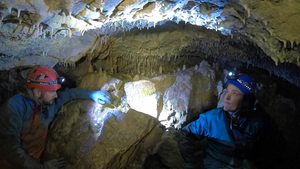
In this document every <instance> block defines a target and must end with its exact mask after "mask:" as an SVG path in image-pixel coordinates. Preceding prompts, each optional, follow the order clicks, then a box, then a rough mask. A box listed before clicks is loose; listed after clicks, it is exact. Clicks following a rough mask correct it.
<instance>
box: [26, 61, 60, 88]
mask: <svg viewBox="0 0 300 169" xmlns="http://www.w3.org/2000/svg"><path fill="white" fill-rule="evenodd" d="M64 81H65V78H64V77H62V76H59V75H58V74H57V72H56V71H55V70H54V69H53V68H52V67H50V66H47V65H40V66H36V67H34V68H32V69H31V70H30V71H29V72H28V74H27V88H28V89H32V88H34V87H35V88H38V89H41V90H43V91H54V90H58V89H59V88H60V87H61V85H60V84H62V83H63V82H64Z"/></svg>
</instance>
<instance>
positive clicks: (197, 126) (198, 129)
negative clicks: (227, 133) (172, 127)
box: [182, 114, 209, 138]
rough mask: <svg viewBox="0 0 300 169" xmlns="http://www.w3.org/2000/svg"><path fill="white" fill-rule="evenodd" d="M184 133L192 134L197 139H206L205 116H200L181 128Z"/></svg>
mask: <svg viewBox="0 0 300 169" xmlns="http://www.w3.org/2000/svg"><path fill="white" fill-rule="evenodd" d="M182 131H184V132H185V133H192V134H194V135H196V136H197V137H198V138H203V137H207V136H208V135H209V133H208V130H207V118H206V116H205V114H200V116H199V118H198V119H197V120H195V121H193V122H191V123H189V124H188V125H186V126H185V127H183V128H182Z"/></svg>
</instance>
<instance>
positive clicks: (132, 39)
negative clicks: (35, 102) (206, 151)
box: [0, 0, 300, 168]
mask: <svg viewBox="0 0 300 169" xmlns="http://www.w3.org/2000/svg"><path fill="white" fill-rule="evenodd" d="M299 11H300V1H299V0H294V1H283V0H254V1H248V0H160V1H156V0H96V1H94V0H81V1H71V0H63V1H54V0H44V1H41V0H26V1H25V0H18V1H16V0H2V1H1V2H0V21H1V22H0V41H1V43H0V65H1V66H0V79H1V81H0V91H1V94H0V103H3V102H4V101H5V100H7V99H8V98H10V97H11V96H13V95H14V94H16V92H17V89H18V88H19V87H20V86H21V85H23V83H24V81H25V77H26V73H27V72H28V70H29V68H30V67H31V66H34V65H39V64H45V65H49V66H53V67H54V68H55V69H56V70H57V71H58V72H59V74H61V75H63V76H65V77H66V78H67V84H65V85H64V86H63V88H65V87H82V88H89V89H93V90H99V89H103V90H107V91H110V92H111V93H113V94H114V97H115V103H114V104H115V105H117V107H116V106H115V107H112V106H107V107H105V106H104V107H100V108H99V107H97V106H95V105H94V104H93V103H92V102H91V101H86V100H85V101H73V102H70V103H68V104H67V105H65V106H63V108H62V109H61V110H60V113H59V114H58V117H57V118H56V119H55V120H54V122H53V124H55V125H52V126H51V131H59V130H60V129H63V131H64V132H65V133H63V132H59V134H57V133H55V132H52V135H51V136H50V138H49V140H50V141H49V142H50V143H52V144H49V145H48V147H47V149H46V153H47V154H46V155H45V158H52V157H57V156H59V155H61V154H63V155H65V156H67V157H68V160H69V162H70V165H69V166H68V167H69V168H80V167H82V168H124V167H127V168H176V167H175V166H177V168H180V167H178V166H180V162H182V161H181V159H180V158H179V156H176V155H178V154H177V153H178V152H177V151H175V150H174V152H172V153H170V151H171V150H170V149H172V150H173V149H175V148H174V147H176V143H175V142H173V141H174V140H176V138H177V137H178V136H177V134H176V130H173V129H180V128H181V127H182V126H183V125H185V124H186V123H187V122H190V121H192V120H194V119H195V118H197V117H198V115H199V114H200V113H203V112H205V111H207V110H210V109H213V108H215V107H217V105H218V99H219V98H220V95H221V90H222V83H224V78H225V73H226V72H227V71H228V70H230V69H232V68H234V67H236V68H238V69H239V70H240V72H242V73H245V74H248V75H250V76H252V77H253V78H254V79H255V80H256V81H257V83H258V85H259V94H258V101H259V102H260V105H261V107H262V110H263V111H264V116H265V117H266V119H267V122H268V123H267V124H268V125H267V133H268V134H267V135H266V136H265V138H264V141H263V142H262V143H261V145H260V147H259V148H257V149H256V152H257V153H258V154H260V155H258V156H257V155H256V158H254V159H253V161H254V162H255V164H256V165H257V167H258V168H298V167H300V164H299V160H298V159H299V157H300V154H299V150H300V144H299V136H300V133H299V130H298V128H299V127H300V123H299V120H300V119H299V110H300V107H299V105H300V104H299V94H300V89H299V87H300V77H299V73H300V68H299V64H300V62H299V58H300V51H299V50H300V47H299V44H300V34H299V28H300V21H299V18H300V12H299ZM176 87H178V88H176ZM220 88H221V89H220ZM177 89H178V90H177ZM152 101H153V102H152ZM144 102H147V103H149V104H145V103H144ZM74 105H77V106H74ZM139 105H143V106H145V107H142V106H141V107H139ZM147 106H149V107H147ZM129 107H130V108H132V109H130V108H129ZM76 108H77V109H76ZM89 108H90V109H92V110H93V112H98V113H99V112H101V113H100V114H102V115H100V116H101V118H102V119H101V120H103V119H108V120H107V121H109V122H107V123H109V125H108V126H114V125H116V126H114V129H115V130H114V131H116V130H117V131H118V132H114V131H113V130H112V129H110V128H109V127H105V126H106V125H105V124H104V125H103V123H101V124H100V123H99V125H100V126H101V130H102V132H99V133H97V132H95V130H96V129H95V126H93V125H91V126H93V127H94V128H93V127H90V128H92V129H90V128H89V127H85V125H86V123H90V122H91V121H92V122H93V123H94V121H95V118H99V117H98V116H99V114H98V115H97V117H93V115H91V117H90V118H87V119H84V120H79V119H82V118H83V117H85V116H84V115H85V114H86V113H87V112H88V109H89ZM98 109H99V110H98ZM100 109H101V110H100ZM133 109H134V110H133ZM128 111H129V112H128ZM67 112H70V114H72V115H68V114H67ZM120 112H123V113H124V112H127V113H126V116H125V115H124V114H122V113H120ZM139 112H142V113H139ZM163 112H165V113H166V114H164V113H163ZM103 114H104V115H103ZM107 114H109V115H108V116H109V117H111V118H108V117H105V115H107ZM143 114H147V116H145V115H143ZM94 115H95V116H96V114H94ZM148 115H149V116H148ZM123 116H124V117H123ZM70 119H72V120H73V121H70ZM122 119H129V120H128V121H125V120H122ZM133 120H134V121H141V123H140V124H139V123H136V124H135V127H134V126H132V122H133ZM66 121H67V122H66ZM143 121H144V123H143ZM145 121H147V125H146V126H147V127H145V123H146V122H145ZM63 122H65V123H66V125H63V124H64V123H63ZM118 122H119V124H116V123H118ZM73 123H74V124H75V123H76V124H77V125H75V126H72V125H71V124H73ZM102 125H103V126H102ZM160 125H162V126H164V127H165V128H167V130H166V129H161V126H160ZM55 126H59V127H55ZM80 127H83V130H85V132H84V134H79V135H80V137H77V138H78V140H79V141H77V142H76V141H74V139H76V137H75V136H74V135H76V134H77V135H78V133H77V131H76V130H77V129H78V130H79V128H80ZM143 127H144V128H143ZM123 128H128V130H127V129H126V130H123ZM130 131H132V132H130ZM133 131H134V132H133ZM100 133H101V134H100ZM116 133H120V135H119V136H118V134H116ZM72 134H73V135H72ZM111 135H114V137H116V138H117V139H114V140H117V141H116V142H113V141H112V142H110V144H109V143H107V142H108V141H107V138H110V137H111ZM137 135H138V136H137ZM125 136H128V137H130V138H128V139H127V140H126V139H124V138H123V137H125ZM95 137H96V139H95ZM126 138H127V137H126ZM133 138H135V139H133ZM122 139H124V140H126V141H124V142H122V143H120V141H121V140H122ZM62 142H64V144H62ZM86 144H92V145H94V147H84V145H86ZM53 145H56V147H55V146H54V147H53ZM63 146H65V147H66V148H65V149H64V150H62V151H59V150H58V149H59V148H58V147H60V148H62V147H63ZM172 146H173V147H172ZM74 147H76V148H75V149H76V150H78V151H76V152H73V151H71V150H72V149H74ZM103 149H105V150H103ZM81 150H82V151H83V150H84V152H85V153H86V154H85V153H78V152H80V151H81ZM114 151H116V152H114ZM88 152H89V153H88ZM168 152H169V153H168ZM170 154H173V155H174V156H173V157H172V158H170V159H168V158H166V156H168V155H170ZM72 155H73V156H72ZM102 156H106V157H107V158H105V159H101V157H102ZM97 158H99V159H97ZM177 158H178V159H177ZM91 159H92V160H91Z"/></svg>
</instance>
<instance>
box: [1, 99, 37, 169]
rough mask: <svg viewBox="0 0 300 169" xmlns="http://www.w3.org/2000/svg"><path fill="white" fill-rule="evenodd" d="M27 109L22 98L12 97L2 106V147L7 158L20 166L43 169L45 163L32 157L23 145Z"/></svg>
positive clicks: (25, 168) (27, 168)
mask: <svg viewBox="0 0 300 169" xmlns="http://www.w3.org/2000/svg"><path fill="white" fill-rule="evenodd" d="M25 111H28V110H26V106H25V105H24V103H23V101H22V99H21V98H15V99H10V100H8V101H7V102H6V103H4V104H3V105H2V107H1V114H0V147H1V150H0V151H1V153H2V155H3V156H4V157H5V159H6V160H7V161H8V162H9V163H10V164H13V165H15V166H16V167H18V168H22V169H43V165H42V164H41V163H40V162H39V161H38V160H36V159H34V158H32V157H30V156H29V155H28V154H27V153H26V152H25V151H24V149H22V147H21V130H22V125H23V120H22V118H23V115H24V112H25Z"/></svg>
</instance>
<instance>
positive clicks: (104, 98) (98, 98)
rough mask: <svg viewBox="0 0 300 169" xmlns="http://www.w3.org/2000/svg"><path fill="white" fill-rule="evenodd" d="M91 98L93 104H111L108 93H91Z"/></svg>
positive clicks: (100, 91)
mask: <svg viewBox="0 0 300 169" xmlns="http://www.w3.org/2000/svg"><path fill="white" fill-rule="evenodd" d="M91 98H92V99H93V100H94V101H95V102H97V103H100V104H105V102H106V103H108V104H111V103H112V99H111V97H110V94H109V93H108V92H106V91H102V90H99V91H95V92H93V93H92V95H91Z"/></svg>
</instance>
